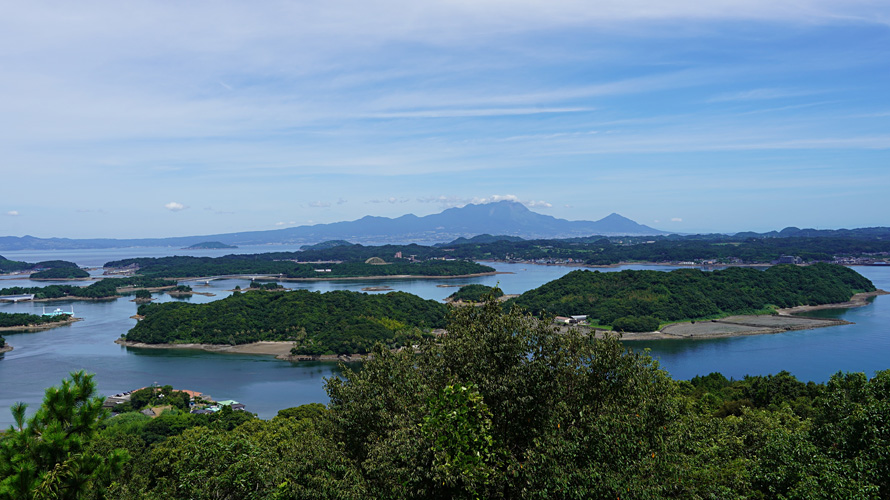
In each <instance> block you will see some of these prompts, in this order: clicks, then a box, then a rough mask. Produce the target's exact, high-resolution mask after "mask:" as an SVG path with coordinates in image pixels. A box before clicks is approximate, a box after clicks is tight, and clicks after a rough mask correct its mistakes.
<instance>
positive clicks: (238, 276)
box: [162, 271, 515, 291]
mask: <svg viewBox="0 0 890 500" xmlns="http://www.w3.org/2000/svg"><path fill="white" fill-rule="evenodd" d="M496 274H515V273H512V272H510V271H491V272H487V273H472V274H455V275H450V276H423V275H415V274H394V275H391V276H343V277H322V276H319V277H312V278H279V277H273V276H258V278H257V279H258V280H259V281H263V280H271V281H349V280H352V281H355V280H375V281H377V280H395V279H398V280H405V279H408V280H419V279H454V278H476V277H479V276H494V275H496ZM250 276H252V275H250V274H231V275H224V276H219V277H217V276H200V277H194V276H192V277H188V276H183V277H179V278H162V279H165V280H177V281H192V280H207V279H210V278H218V279H248V277H250ZM245 290H246V289H245ZM242 291H244V290H242Z"/></svg>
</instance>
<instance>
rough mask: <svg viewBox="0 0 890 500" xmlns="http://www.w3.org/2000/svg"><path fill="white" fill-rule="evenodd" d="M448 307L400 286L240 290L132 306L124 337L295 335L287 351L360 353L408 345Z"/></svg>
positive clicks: (229, 340) (153, 340)
mask: <svg viewBox="0 0 890 500" xmlns="http://www.w3.org/2000/svg"><path fill="white" fill-rule="evenodd" d="M446 313H447V306H445V305H444V304H441V303H438V302H436V301H433V300H424V299H421V298H420V297H417V296H416V295H411V294H408V293H404V292H390V293H386V294H365V293H358V292H350V291H345V290H338V291H332V292H327V293H319V292H310V291H308V290H292V291H287V292H273V291H260V290H254V291H247V292H244V293H236V294H233V295H231V296H229V297H226V298H225V299H222V300H217V301H214V302H210V303H207V304H188V303H180V302H167V303H162V304H145V305H142V306H140V307H139V314H140V315H141V316H143V317H144V319H142V320H140V321H139V323H137V324H136V326H134V327H133V328H132V329H131V330H130V331H129V332H128V333H127V334H126V338H127V340H131V341H135V342H145V343H150V344H157V343H175V342H196V343H205V344H244V343H249V342H257V341H260V340H284V341H292V342H294V351H293V352H294V354H307V355H317V354H352V353H365V352H367V351H368V350H370V348H371V347H372V346H373V345H374V343H375V342H382V343H383V344H385V345H387V346H389V347H391V348H394V347H401V346H405V345H411V344H413V343H415V342H417V341H418V340H420V339H421V338H422V337H424V336H425V335H428V332H429V330H430V329H432V328H442V327H444V326H445V317H446Z"/></svg>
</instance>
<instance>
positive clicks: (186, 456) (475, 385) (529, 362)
mask: <svg viewBox="0 0 890 500" xmlns="http://www.w3.org/2000/svg"><path fill="white" fill-rule="evenodd" d="M252 293H255V294H256V295H260V293H258V292H252ZM447 328H448V335H445V336H442V337H439V338H437V339H435V340H433V339H423V340H420V341H418V346H417V348H416V349H404V350H402V351H399V352H393V351H390V350H389V349H385V348H383V347H382V346H380V347H378V348H375V349H374V351H373V356H372V357H371V358H370V359H368V360H367V361H366V362H365V363H364V364H363V366H362V367H361V368H360V369H355V370H353V369H350V368H348V367H344V372H343V374H342V375H341V376H340V377H336V378H331V379H328V381H327V382H326V386H325V389H326V391H327V393H328V396H329V398H330V403H329V404H328V405H327V407H325V406H323V405H319V404H310V405H304V406H301V407H296V408H286V409H282V410H281V411H279V413H278V416H277V417H275V418H273V419H270V420H260V419H257V418H255V417H253V416H252V415H251V414H249V413H247V412H243V411H232V410H231V409H228V407H224V408H223V410H222V411H220V412H218V413H216V414H214V415H198V414H190V413H186V411H185V410H184V409H179V408H178V406H184V405H183V404H181V403H182V401H181V400H180V399H181V398H180V399H177V401H176V402H174V404H173V405H172V406H173V408H172V409H169V410H167V411H165V412H164V413H163V414H162V415H161V416H160V417H157V418H154V419H152V418H150V417H147V416H145V415H142V414H140V413H137V412H130V413H123V414H121V415H120V416H117V417H114V418H107V417H105V416H104V414H103V413H102V411H101V406H102V401H103V400H102V398H99V397H96V396H95V394H96V386H95V382H93V380H92V377H91V376H89V375H85V374H83V373H74V374H72V377H71V379H70V380H66V381H64V382H63V384H62V385H61V386H60V387H57V388H50V389H47V393H46V398H45V401H44V403H43V406H42V407H41V409H39V410H38V411H37V412H36V413H34V414H33V416H32V417H27V418H26V416H25V411H24V410H25V409H24V407H23V406H21V405H16V406H14V407H13V415H14V417H15V421H16V424H15V425H14V426H13V427H12V428H11V429H10V430H8V431H7V432H5V433H3V434H0V492H2V493H4V494H6V496H8V497H11V498H33V497H35V496H36V494H35V493H36V492H39V491H65V492H66V495H67V496H68V497H71V498H108V499H131V498H192V499H199V500H200V499H208V500H209V499H213V498H248V499H249V498H256V499H259V498H339V499H365V498H389V499H409V498H518V499H525V498H528V499H532V498H613V499H614V498H647V499H668V498H676V499H681V498H682V499H686V498H693V499H694V498H752V499H753V498H786V499H808V500H809V499H826V500H827V499H838V498H863V499H875V500H877V499H882V498H888V497H890V459H888V455H887V450H888V449H890V436H888V433H887V425H888V422H890V402H888V399H887V394H890V370H885V371H880V372H877V373H876V374H874V377H873V378H871V379H869V377H868V376H866V375H865V374H863V373H838V374H836V375H834V376H832V377H831V379H830V380H829V381H828V382H827V383H824V384H823V383H813V382H802V381H799V380H797V379H796V378H795V377H794V376H792V375H790V374H788V373H787V372H781V373H778V374H776V375H771V376H754V377H745V378H744V379H742V380H727V379H726V378H725V377H723V376H722V375H720V374H719V373H712V374H710V375H708V376H704V377H695V378H693V379H692V380H690V381H678V380H673V379H672V378H671V377H670V376H669V375H668V374H667V373H666V372H665V371H664V370H661V369H660V368H659V366H658V364H657V363H656V362H654V361H653V360H652V359H651V358H650V357H649V356H648V355H647V354H645V353H640V352H633V351H631V350H629V349H627V348H625V347H624V346H623V345H622V344H621V342H619V341H618V340H617V338H615V337H614V336H609V337H606V338H602V339H600V338H595V337H592V336H589V335H585V334H582V333H581V332H578V331H576V330H569V331H560V330H559V329H557V328H556V327H554V326H552V325H548V324H546V323H544V322H540V321H535V320H533V319H532V318H531V317H527V316H523V315H522V314H520V313H519V312H518V311H517V310H512V311H510V312H506V313H505V312H504V311H503V308H502V307H501V305H500V304H498V303H496V302H490V303H487V304H485V305H484V306H483V307H478V308H476V307H464V308H456V309H455V310H454V311H453V313H452V317H451V318H450V321H449V324H448V327H447ZM170 394H171V397H172V395H173V391H172V390H171V392H170ZM149 396H151V398H143V399H145V402H146V404H153V403H152V400H153V399H154V400H156V399H157V396H156V394H155V393H154V392H152V393H151V394H149ZM164 399H166V398H164ZM158 403H159V401H156V402H155V403H154V404H158ZM141 405H142V399H140V402H139V403H138V404H136V405H131V406H133V408H132V409H134V410H135V409H136V408H135V406H141ZM69 470H76V471H77V474H76V475H74V474H68V473H67V472H66V471H69Z"/></svg>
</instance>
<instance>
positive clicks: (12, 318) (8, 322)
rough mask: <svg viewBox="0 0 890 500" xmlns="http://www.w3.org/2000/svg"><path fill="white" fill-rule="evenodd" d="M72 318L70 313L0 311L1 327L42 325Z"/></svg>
mask: <svg viewBox="0 0 890 500" xmlns="http://www.w3.org/2000/svg"><path fill="white" fill-rule="evenodd" d="M69 318H71V316H70V315H68V314H60V315H57V316H40V315H37V314H27V313H4V312H0V328H4V327H10V326H31V325H42V324H45V323H56V322H59V321H65V320H67V319H69Z"/></svg>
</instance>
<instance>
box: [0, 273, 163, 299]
mask: <svg viewBox="0 0 890 500" xmlns="http://www.w3.org/2000/svg"><path fill="white" fill-rule="evenodd" d="M175 285H176V282H175V281H170V280H163V279H157V278H148V277H143V276H131V277H128V278H105V279H102V280H99V281H97V282H95V283H91V284H90V285H88V286H75V285H47V286H34V287H21V286H13V287H9V288H3V289H0V295H22V294H34V298H35V299H60V298H65V297H82V298H90V299H104V298H110V297H115V296H116V295H117V294H118V288H125V287H135V288H158V287H167V286H175Z"/></svg>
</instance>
